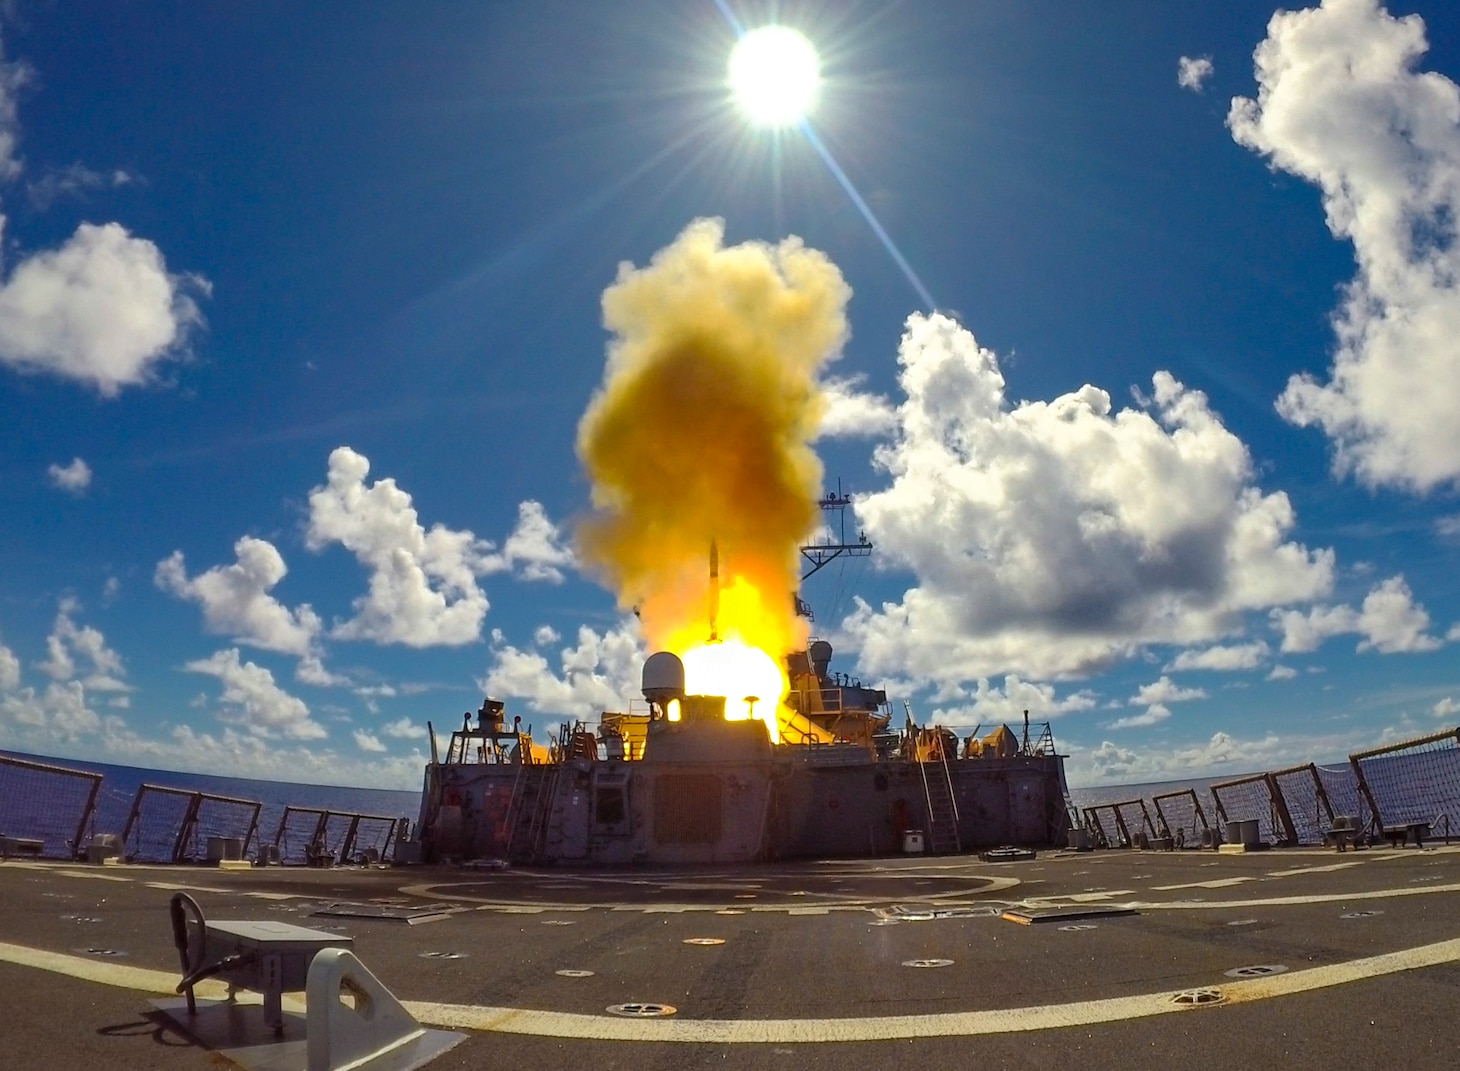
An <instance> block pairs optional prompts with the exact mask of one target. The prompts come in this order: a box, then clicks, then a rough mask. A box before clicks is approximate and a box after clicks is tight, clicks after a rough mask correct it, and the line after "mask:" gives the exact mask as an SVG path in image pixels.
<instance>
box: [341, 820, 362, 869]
mask: <svg viewBox="0 0 1460 1071" xmlns="http://www.w3.org/2000/svg"><path fill="white" fill-rule="evenodd" d="M359 831H360V816H359V815H358V814H352V815H351V816H350V824H349V826H348V827H347V828H346V830H345V841H344V843H343V844H341V845H340V862H342V863H343V862H345V861H346V860H348V859H349V858H350V851H351V850H352V849H353V848H354V847H355V834H356V833H358V832H359Z"/></svg>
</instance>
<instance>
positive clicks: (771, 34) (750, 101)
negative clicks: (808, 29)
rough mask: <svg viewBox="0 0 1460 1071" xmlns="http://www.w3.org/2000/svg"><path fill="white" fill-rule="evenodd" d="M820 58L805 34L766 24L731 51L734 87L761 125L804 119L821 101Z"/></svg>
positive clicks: (741, 102)
mask: <svg viewBox="0 0 1460 1071" xmlns="http://www.w3.org/2000/svg"><path fill="white" fill-rule="evenodd" d="M820 86H821V57H819V56H818V55H817V54H816V48H815V46H814V45H812V43H811V42H810V41H808V40H807V39H806V36H805V35H804V34H802V33H800V32H799V31H797V30H793V29H791V28H790V27H789V26H761V27H758V28H757V29H754V30H751V31H749V32H748V33H746V34H745V35H744V36H742V37H741V38H740V40H739V41H737V42H736V44H735V48H734V49H732V50H731V52H730V88H731V90H732V91H733V92H734V94H735V100H736V102H737V103H738V104H739V105H740V107H741V109H742V110H743V111H744V112H745V114H746V116H747V117H749V119H750V121H751V122H752V123H754V124H755V125H756V126H765V127H783V126H793V125H794V124H796V123H799V122H800V121H801V120H802V119H803V118H805V117H806V115H807V114H808V113H809V112H810V111H811V109H812V107H813V106H814V105H815V104H816V94H817V90H818V89H819V88H820Z"/></svg>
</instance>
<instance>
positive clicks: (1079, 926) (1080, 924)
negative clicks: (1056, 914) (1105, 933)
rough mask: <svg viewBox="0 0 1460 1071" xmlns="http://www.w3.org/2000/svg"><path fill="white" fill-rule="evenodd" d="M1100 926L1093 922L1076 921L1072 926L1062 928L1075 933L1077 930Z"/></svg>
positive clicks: (1065, 931) (1093, 928)
mask: <svg viewBox="0 0 1460 1071" xmlns="http://www.w3.org/2000/svg"><path fill="white" fill-rule="evenodd" d="M1099 928H1100V927H1098V926H1096V925H1095V923H1093V922H1076V923H1074V924H1073V925H1070V926H1061V927H1060V930H1061V931H1062V932H1064V933H1074V932H1076V931H1077V930H1098V929H1099Z"/></svg>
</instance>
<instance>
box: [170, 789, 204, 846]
mask: <svg viewBox="0 0 1460 1071" xmlns="http://www.w3.org/2000/svg"><path fill="white" fill-rule="evenodd" d="M186 795H187V797H188V806H187V810H185V811H183V819H182V821H181V822H180V823H178V827H177V839H176V840H175V841H173V844H172V861H173V862H174V863H181V862H182V861H183V858H184V857H185V856H186V854H187V844H188V838H189V837H191V836H192V835H193V832H194V830H196V829H197V827H198V808H199V807H201V806H202V805H203V794H202V793H201V792H189V793H186Z"/></svg>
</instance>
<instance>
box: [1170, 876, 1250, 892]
mask: <svg viewBox="0 0 1460 1071" xmlns="http://www.w3.org/2000/svg"><path fill="white" fill-rule="evenodd" d="M1256 880H1257V879H1256V878H1213V879H1212V880H1211V881H1188V882H1187V883H1186V884H1185V885H1152V886H1151V891H1152V892H1171V891H1172V890H1174V889H1225V888H1228V887H1229V886H1232V885H1242V884H1244V883H1245V882H1249V881H1256Z"/></svg>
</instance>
